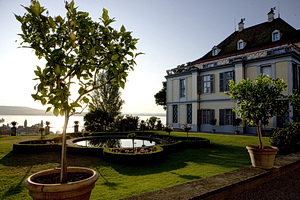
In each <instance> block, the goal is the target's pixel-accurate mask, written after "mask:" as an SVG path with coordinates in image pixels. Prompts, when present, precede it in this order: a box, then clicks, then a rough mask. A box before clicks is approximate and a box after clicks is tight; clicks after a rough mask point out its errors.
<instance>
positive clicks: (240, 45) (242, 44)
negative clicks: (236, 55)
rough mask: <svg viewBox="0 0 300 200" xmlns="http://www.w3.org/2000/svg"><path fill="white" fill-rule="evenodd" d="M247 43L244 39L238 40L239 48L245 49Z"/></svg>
mask: <svg viewBox="0 0 300 200" xmlns="http://www.w3.org/2000/svg"><path fill="white" fill-rule="evenodd" d="M245 45H246V43H245V42H244V41H243V40H239V41H238V42H237V50H242V49H244V47H245Z"/></svg>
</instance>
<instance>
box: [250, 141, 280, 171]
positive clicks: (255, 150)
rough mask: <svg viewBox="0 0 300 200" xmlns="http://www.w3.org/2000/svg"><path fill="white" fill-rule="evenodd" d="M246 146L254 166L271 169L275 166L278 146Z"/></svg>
mask: <svg viewBox="0 0 300 200" xmlns="http://www.w3.org/2000/svg"><path fill="white" fill-rule="evenodd" d="M246 148H247V150H248V153H249V155H250V158H251V163H252V166H253V167H260V168H263V169H271V168H272V167H273V166H274V162H275V156H276V154H277V151H278V148H277V147H273V146H264V148H263V149H260V148H259V147H258V146H247V147H246Z"/></svg>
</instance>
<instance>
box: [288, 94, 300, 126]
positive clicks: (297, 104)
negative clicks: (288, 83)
mask: <svg viewBox="0 0 300 200" xmlns="http://www.w3.org/2000/svg"><path fill="white" fill-rule="evenodd" d="M288 98H289V100H290V103H291V105H292V106H293V109H294V115H293V120H294V121H295V122H299V121H300V93H299V90H294V93H293V94H292V95H289V96H288Z"/></svg>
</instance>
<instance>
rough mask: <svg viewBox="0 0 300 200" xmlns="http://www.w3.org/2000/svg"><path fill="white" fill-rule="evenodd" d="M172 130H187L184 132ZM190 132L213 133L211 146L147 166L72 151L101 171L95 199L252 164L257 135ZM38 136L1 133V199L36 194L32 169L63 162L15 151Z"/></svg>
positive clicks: (79, 162) (73, 161)
mask: <svg viewBox="0 0 300 200" xmlns="http://www.w3.org/2000/svg"><path fill="white" fill-rule="evenodd" d="M171 135H176V136H186V134H185V133H180V132H176V133H174V132H172V133H171ZM189 136H191V137H202V138H207V139H209V140H210V141H211V147H210V148H205V149H187V150H183V151H178V152H174V153H171V154H169V155H168V157H167V159H166V160H164V161H162V162H157V163H153V164H148V165H142V166H128V165H121V164H112V163H108V162H106V161H104V160H102V159H101V158H100V157H96V156H82V155H68V164H69V166H80V167H89V168H93V169H95V170H96V171H97V172H98V173H99V175H100V176H99V179H98V181H97V183H96V186H95V188H94V190H93V192H92V196H91V199H92V200H101V199H105V200H107V199H110V200H113V199H121V198H125V197H129V196H132V195H136V194H141V193H144V192H149V191H153V190H158V189H161V188H166V187H170V186H173V185H178V184H182V183H185V182H188V181H191V180H195V179H199V178H204V177H209V176H213V175H216V174H220V173H224V172H227V171H232V170H235V169H238V168H241V167H244V166H247V165H250V158H249V156H248V153H247V150H246V149H245V146H246V145H251V144H254V145H256V144H257V143H258V141H257V137H252V136H242V135H221V134H206V133H190V134H189ZM50 137H51V136H50ZM52 137H53V136H52ZM32 139H39V136H38V135H36V136H15V137H13V136H7V137H1V138H0V199H23V200H25V199H31V198H30V197H29V195H28V194H27V190H26V188H24V184H23V183H24V180H25V179H26V178H27V177H28V176H29V175H30V174H32V173H35V172H38V171H41V170H44V169H49V168H55V167H58V166H59V163H60V161H59V160H60V154H59V153H51V152H50V153H38V152H37V153H36V154H34V155H33V154H15V153H13V152H11V151H12V145H13V143H16V142H19V141H25V140H32ZM264 144H265V145H269V139H268V138H264Z"/></svg>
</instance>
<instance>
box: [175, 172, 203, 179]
mask: <svg viewBox="0 0 300 200" xmlns="http://www.w3.org/2000/svg"><path fill="white" fill-rule="evenodd" d="M171 174H175V175H177V176H179V177H180V178H183V179H186V180H195V179H199V178H202V177H201V176H193V175H182V174H178V173H175V172H171Z"/></svg>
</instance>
